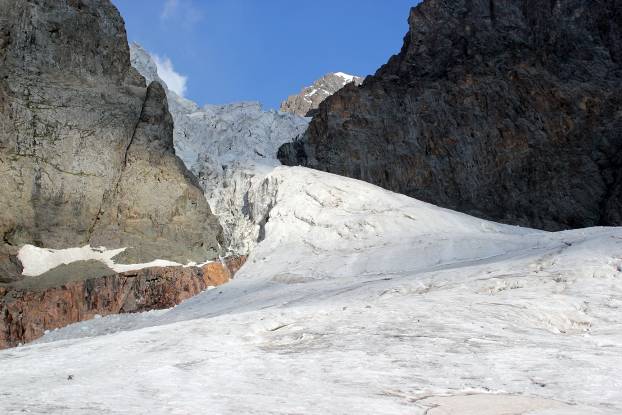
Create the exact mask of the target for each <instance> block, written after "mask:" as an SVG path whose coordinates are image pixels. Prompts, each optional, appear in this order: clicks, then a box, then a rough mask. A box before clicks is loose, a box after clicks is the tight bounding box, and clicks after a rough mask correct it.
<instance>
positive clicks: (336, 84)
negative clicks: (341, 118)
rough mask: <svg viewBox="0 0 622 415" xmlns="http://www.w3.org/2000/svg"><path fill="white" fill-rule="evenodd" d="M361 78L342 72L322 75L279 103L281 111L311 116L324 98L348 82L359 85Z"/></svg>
mask: <svg viewBox="0 0 622 415" xmlns="http://www.w3.org/2000/svg"><path fill="white" fill-rule="evenodd" d="M362 82H363V78H361V77H359V76H353V75H348V74H346V73H343V72H334V73H333V72H331V73H329V74H326V75H324V76H323V77H321V78H320V79H318V80H317V81H315V82H314V83H313V85H311V86H308V87H306V88H303V89H302V91H300V93H299V94H297V95H291V96H289V97H288V98H287V99H286V100H285V101H283V102H282V103H281V111H283V112H292V113H294V114H298V115H300V116H302V117H311V116H313V115H314V114H315V113H316V112H317V109H318V107H319V106H320V104H321V103H322V102H324V100H325V99H326V98H328V97H329V96H331V95H333V94H334V93H335V92H337V91H339V90H340V89H341V88H343V87H344V86H346V85H347V84H349V83H354V85H360V84H361V83H362Z"/></svg>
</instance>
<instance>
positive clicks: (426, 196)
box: [279, 0, 622, 230]
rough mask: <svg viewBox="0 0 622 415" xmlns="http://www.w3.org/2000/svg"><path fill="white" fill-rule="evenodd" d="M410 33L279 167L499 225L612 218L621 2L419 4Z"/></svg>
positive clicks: (339, 97)
mask: <svg viewBox="0 0 622 415" xmlns="http://www.w3.org/2000/svg"><path fill="white" fill-rule="evenodd" d="M409 25H410V30H409V32H408V34H407V35H406V37H405V39H404V46H403V48H402V50H401V52H400V53H399V54H398V55H396V56H393V57H392V58H391V59H390V60H389V62H388V63H387V64H386V65H384V66H383V67H382V68H380V69H379V70H378V72H377V73H376V74H375V76H372V77H368V78H367V79H366V81H365V82H364V83H363V85H362V86H361V87H358V88H357V87H354V86H353V85H348V86H346V87H345V88H343V89H342V90H340V91H339V92H337V93H336V94H335V95H333V96H332V97H330V98H328V99H327V100H326V101H325V102H324V103H323V104H321V105H320V108H319V113H318V114H317V115H316V116H315V117H314V119H313V120H312V122H311V124H310V127H309V129H308V131H307V133H306V134H305V136H304V137H303V138H302V139H301V140H300V141H298V142H294V143H291V144H286V145H284V146H283V147H281V148H280V150H279V159H280V160H281V161H282V162H283V163H284V164H288V165H294V164H302V165H305V166H308V167H313V168H317V169H321V170H325V171H329V172H332V173H337V174H342V175H346V176H350V177H354V178H357V179H362V180H366V181H368V182H371V183H374V184H377V185H380V186H382V187H385V188H387V189H390V190H394V191H397V192H400V193H405V194H407V195H409V196H412V197H416V198H419V199H422V200H425V201H427V202H431V203H435V204H438V205H441V206H444V207H448V208H452V209H456V210H460V211H463V212H467V213H470V214H474V215H477V216H481V217H484V218H488V219H493V220H497V221H502V222H506V223H512V224H519V225H527V226H532V227H537V228H543V229H548V230H556V229H563V228H576V227H583V226H592V225H620V224H622V193H621V192H622V177H621V172H622V170H621V168H620V167H621V166H622V152H621V151H620V150H621V147H622V94H621V93H622V82H621V77H622V68H621V65H620V62H621V60H622V30H621V28H622V2H620V1H619V0H606V1H599V2H592V1H587V0H569V1H563V2H560V1H544V2H543V1H534V0H426V1H424V2H423V3H421V4H420V5H419V6H417V7H415V8H413V9H412V10H411V14H410V18H409Z"/></svg>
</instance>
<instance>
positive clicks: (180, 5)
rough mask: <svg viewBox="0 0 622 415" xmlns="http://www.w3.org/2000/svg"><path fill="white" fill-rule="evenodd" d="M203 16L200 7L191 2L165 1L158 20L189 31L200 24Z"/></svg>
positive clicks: (182, 0)
mask: <svg viewBox="0 0 622 415" xmlns="http://www.w3.org/2000/svg"><path fill="white" fill-rule="evenodd" d="M203 16H204V14H203V10H202V7H201V6H200V5H197V4H196V3H195V2H194V1H193V0H165V2H164V7H162V12H161V13H160V20H162V22H169V23H174V24H176V25H181V27H182V28H183V29H189V28H192V27H194V25H195V24H196V23H198V22H200V21H201V20H202V19H203Z"/></svg>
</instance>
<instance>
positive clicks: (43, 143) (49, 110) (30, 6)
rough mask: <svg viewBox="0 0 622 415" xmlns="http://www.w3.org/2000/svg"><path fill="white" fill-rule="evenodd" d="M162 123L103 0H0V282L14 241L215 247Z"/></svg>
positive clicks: (171, 255)
mask: <svg viewBox="0 0 622 415" xmlns="http://www.w3.org/2000/svg"><path fill="white" fill-rule="evenodd" d="M172 134H173V124H172V119H171V116H170V114H169V113H168V110H167V102H166V96H165V94H164V91H163V89H162V87H161V86H160V85H159V84H157V83H152V84H151V85H150V86H149V87H147V86H146V85H145V81H144V79H143V78H142V77H141V76H140V75H139V74H138V73H137V72H136V71H135V70H134V69H133V68H132V67H131V66H130V56H129V50H128V45H127V40H126V34H125V29H124V27H123V20H122V18H121V16H120V15H119V13H118V11H117V10H116V9H115V8H114V6H113V5H112V4H111V3H110V1H109V0H0V194H2V198H0V282H1V281H8V280H12V279H16V278H17V276H18V275H19V273H20V264H19V261H17V260H16V258H15V254H16V251H17V249H18V247H19V246H21V245H23V244H26V243H29V244H34V245H37V246H41V247H49V248H66V247H71V246H82V245H84V244H87V243H91V244H92V245H104V246H106V247H108V248H114V247H121V246H128V247H131V248H130V249H128V250H127V254H126V255H125V258H123V259H124V260H125V261H131V262H146V261H150V260H153V259H156V258H162V259H170V260H173V261H177V262H182V263H185V262H187V261H188V260H195V261H204V260H206V259H211V258H215V257H216V256H217V254H218V250H219V243H218V240H219V238H220V234H221V229H220V226H219V225H218V223H217V220H216V218H215V217H214V216H213V215H212V214H211V212H210V209H209V206H208V205H207V203H206V201H205V198H204V197H203V194H202V192H201V190H200V189H199V187H198V186H197V184H196V180H195V179H194V178H193V177H192V175H191V174H190V173H189V172H188V171H187V170H186V168H185V167H184V166H183V164H182V163H181V162H180V161H179V159H178V158H177V157H176V156H175V153H174V150H173V138H172V137H173V135H172Z"/></svg>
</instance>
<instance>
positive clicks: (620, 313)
mask: <svg viewBox="0 0 622 415" xmlns="http://www.w3.org/2000/svg"><path fill="white" fill-rule="evenodd" d="M247 198H248V200H249V203H250V204H252V205H253V206H254V209H255V210H256V211H257V213H258V214H261V215H264V216H265V217H266V218H267V222H266V223H265V224H264V226H263V227H262V230H261V233H262V234H263V240H262V242H260V243H259V244H258V245H257V247H256V249H255V250H254V251H253V253H252V254H251V256H250V258H249V260H248V261H247V264H246V265H245V266H244V267H243V268H242V270H240V272H239V273H238V274H237V276H236V279H235V280H234V281H233V282H232V283H229V284H227V285H225V286H222V287H219V288H218V289H214V290H210V291H208V292H205V293H203V294H201V295H199V296H197V297H195V298H193V299H191V300H188V301H186V302H185V303H183V304H181V305H179V306H177V307H175V308H173V309H171V310H169V311H166V312H157V313H146V314H139V315H129V316H128V315H125V316H111V317H106V318H101V319H96V320H92V321H88V322H83V323H78V324H76V325H73V326H70V327H67V328H65V329H62V330H58V331H55V332H52V333H49V334H48V335H47V336H45V337H44V338H43V339H42V340H41V341H40V342H39V344H33V345H29V346H26V347H20V348H15V349H10V350H5V351H2V352H0V367H2V376H0V413H7V414H13V413H23V412H27V413H37V414H43V413H46V414H47V413H63V414H197V413H210V414H355V413H356V414H428V415H431V414H461V415H465V414H478V415H482V414H538V415H551V414H620V413H622V272H621V271H622V229H619V228H594V229H586V230H577V231H570V232H561V233H547V232H541V231H533V230H528V229H521V228H517V227H511V226H504V225H498V224H494V223H491V222H487V221H484V220H480V219H476V218H473V217H469V216H467V215H463V214H460V213H456V212H452V211H449V210H446V209H441V208H438V207H435V206H432V205H429V204H426V203H422V202H419V201H416V200H413V199H410V198H408V197H405V196H402V195H398V194H394V193H391V192H388V191H386V190H383V189H380V188H377V187H374V186H372V185H370V184H367V183H363V182H359V181H356V180H352V179H347V178H343V177H339V176H334V175H331V174H327V173H323V172H318V171H313V170H308V169H304V168H286V167H277V168H275V169H274V170H273V171H271V172H269V173H266V175H265V177H264V178H263V179H261V180H257V181H255V182H253V183H252V184H251V185H250V188H249V192H248V193H247ZM70 375H71V379H69V378H68V377H70Z"/></svg>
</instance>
